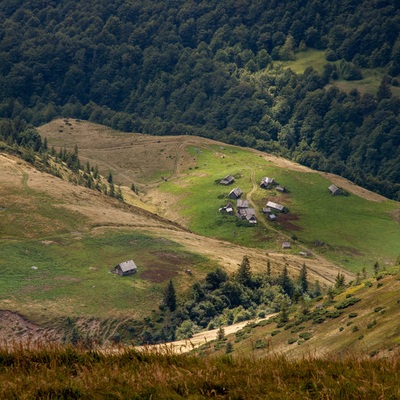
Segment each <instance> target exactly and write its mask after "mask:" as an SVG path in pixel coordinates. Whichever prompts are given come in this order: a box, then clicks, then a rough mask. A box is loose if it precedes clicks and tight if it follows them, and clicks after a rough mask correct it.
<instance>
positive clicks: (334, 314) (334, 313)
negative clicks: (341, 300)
mask: <svg viewBox="0 0 400 400" xmlns="http://www.w3.org/2000/svg"><path fill="white" fill-rule="evenodd" d="M342 314H343V311H339V310H332V311H329V312H328V313H327V314H326V316H327V317H328V318H337V317H340V316H341V315H342Z"/></svg>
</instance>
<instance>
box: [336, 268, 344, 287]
mask: <svg viewBox="0 0 400 400" xmlns="http://www.w3.org/2000/svg"><path fill="white" fill-rule="evenodd" d="M344 286H345V277H344V275H343V274H341V273H340V272H338V274H337V275H336V278H335V288H336V289H343V288H344Z"/></svg>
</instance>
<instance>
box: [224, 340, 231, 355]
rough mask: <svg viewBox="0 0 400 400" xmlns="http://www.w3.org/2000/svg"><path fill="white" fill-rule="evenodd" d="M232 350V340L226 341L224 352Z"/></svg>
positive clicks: (227, 352)
mask: <svg viewBox="0 0 400 400" xmlns="http://www.w3.org/2000/svg"><path fill="white" fill-rule="evenodd" d="M232 351H233V344H232V342H228V343H227V344H226V347H225V354H229V353H232Z"/></svg>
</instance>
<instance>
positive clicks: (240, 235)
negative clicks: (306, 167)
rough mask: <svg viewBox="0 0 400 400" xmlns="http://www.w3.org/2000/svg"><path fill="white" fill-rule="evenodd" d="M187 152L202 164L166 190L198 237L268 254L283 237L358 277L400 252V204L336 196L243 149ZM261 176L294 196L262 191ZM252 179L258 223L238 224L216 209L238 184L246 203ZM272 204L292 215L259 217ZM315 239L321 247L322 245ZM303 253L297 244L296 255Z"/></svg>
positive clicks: (317, 180) (315, 180) (321, 182)
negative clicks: (399, 213) (229, 180)
mask: <svg viewBox="0 0 400 400" xmlns="http://www.w3.org/2000/svg"><path fill="white" fill-rule="evenodd" d="M189 151H190V152H191V154H192V155H193V156H195V157H196V158H197V167H196V168H194V169H189V170H188V171H187V173H186V174H184V175H183V176H182V177H179V178H177V179H175V180H171V181H169V182H166V183H163V184H161V185H160V190H162V191H163V190H164V191H166V192H169V193H172V194H174V195H176V196H177V197H178V198H179V206H178V208H179V210H181V213H182V215H183V216H184V217H186V218H187V219H189V227H190V229H192V230H193V231H195V232H196V233H199V234H202V235H205V236H210V237H216V238H219V239H224V240H229V241H232V242H235V243H238V244H241V245H245V246H249V247H258V248H265V249H266V250H268V249H278V248H280V245H281V240H282V238H284V237H288V238H290V237H291V238H292V239H295V240H297V243H298V245H299V246H304V247H306V248H308V249H310V250H311V251H313V252H318V253H320V254H321V255H324V256H326V257H327V258H328V259H331V260H332V261H335V262H336V263H338V264H340V265H342V266H343V267H345V268H347V269H349V270H351V271H354V272H355V271H358V270H361V269H362V268H363V267H366V268H367V269H371V267H372V265H373V264H374V263H375V262H376V261H378V262H379V263H380V264H381V265H382V266H389V265H392V264H393V262H394V260H395V259H396V257H397V256H398V255H399V253H400V248H399V243H400V225H399V222H398V221H396V220H395V217H394V214H395V212H396V210H398V209H399V203H397V202H394V201H389V200H388V201H384V202H374V201H369V200H365V199H363V198H360V197H358V196H356V195H354V194H348V195H346V196H331V195H330V193H329V191H328V187H329V186H330V184H331V182H330V181H329V180H328V179H326V178H324V177H323V176H321V175H320V174H317V173H312V172H309V173H305V172H300V171H294V170H288V169H283V168H280V167H278V166H276V164H273V163H272V162H269V161H267V160H264V159H263V158H262V157H260V156H259V155H258V154H256V153H254V152H252V151H248V150H244V149H237V148H235V147H230V146H224V147H220V146H210V147H208V148H202V149H196V148H191V149H189ZM228 174H232V175H234V176H235V178H236V180H235V183H234V184H233V185H231V186H228V187H227V186H222V185H219V184H218V183H217V182H218V181H219V180H220V179H221V178H223V177H224V176H226V175H228ZM263 176H270V177H274V178H275V180H276V181H277V182H278V183H280V184H282V185H284V186H286V187H287V189H288V193H284V194H281V193H278V192H277V191H276V190H275V189H272V190H265V189H261V188H259V186H258V184H259V182H260V180H261V178H262V177H263ZM252 181H253V182H255V183H256V184H257V189H256V191H255V192H254V193H253V195H252V200H253V202H254V203H255V204H256V205H257V210H256V211H257V212H258V217H259V223H258V224H257V226H256V227H247V226H240V224H238V220H237V218H236V217H235V216H226V215H222V214H221V213H220V212H219V211H218V210H219V208H220V207H221V206H223V205H225V204H226V203H227V202H228V201H230V199H229V198H228V193H229V191H230V190H231V189H232V188H233V187H240V189H241V190H242V191H243V192H244V195H243V196H242V198H245V197H246V194H248V192H249V191H250V190H251V189H252V187H253V183H252ZM268 200H272V201H275V202H277V203H281V204H283V205H285V206H286V207H287V208H288V210H289V212H288V213H287V214H285V215H279V216H278V221H276V222H268V221H267V220H266V218H265V216H263V215H262V214H261V213H260V211H261V209H262V207H263V206H265V204H266V202H267V201H268ZM233 203H234V204H235V201H233ZM261 220H263V221H264V222H263V223H261ZM316 242H319V244H322V246H318V247H316V246H315V243H316ZM298 250H299V247H295V248H294V249H292V252H297V251H298Z"/></svg>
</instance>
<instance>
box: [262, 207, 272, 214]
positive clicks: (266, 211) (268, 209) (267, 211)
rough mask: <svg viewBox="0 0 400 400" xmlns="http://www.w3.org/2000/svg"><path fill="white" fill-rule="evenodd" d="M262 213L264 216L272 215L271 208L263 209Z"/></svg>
mask: <svg viewBox="0 0 400 400" xmlns="http://www.w3.org/2000/svg"><path fill="white" fill-rule="evenodd" d="M262 212H263V214H271V213H272V210H271V207H263V209H262Z"/></svg>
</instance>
